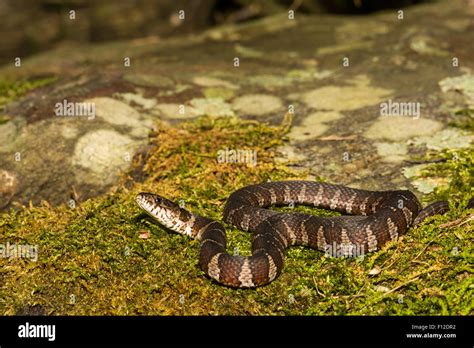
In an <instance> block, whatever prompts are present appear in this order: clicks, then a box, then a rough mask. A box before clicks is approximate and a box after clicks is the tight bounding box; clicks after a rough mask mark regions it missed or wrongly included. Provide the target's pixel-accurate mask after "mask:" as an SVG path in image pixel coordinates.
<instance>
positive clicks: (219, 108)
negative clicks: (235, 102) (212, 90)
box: [190, 98, 234, 117]
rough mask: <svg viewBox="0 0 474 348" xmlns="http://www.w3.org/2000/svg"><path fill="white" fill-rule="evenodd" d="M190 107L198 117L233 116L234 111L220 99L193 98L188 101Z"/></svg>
mask: <svg viewBox="0 0 474 348" xmlns="http://www.w3.org/2000/svg"><path fill="white" fill-rule="evenodd" d="M190 104H191V106H193V107H194V109H195V110H197V112H198V114H199V115H208V116H214V117H219V116H234V111H232V108H231V106H230V104H229V103H226V102H225V101H224V100H223V99H221V98H195V99H192V100H191V101H190Z"/></svg>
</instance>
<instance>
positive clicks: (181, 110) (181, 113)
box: [154, 103, 201, 119]
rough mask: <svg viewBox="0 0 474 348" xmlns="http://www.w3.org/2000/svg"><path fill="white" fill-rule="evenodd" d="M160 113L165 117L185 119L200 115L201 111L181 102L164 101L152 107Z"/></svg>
mask: <svg viewBox="0 0 474 348" xmlns="http://www.w3.org/2000/svg"><path fill="white" fill-rule="evenodd" d="M154 109H155V110H156V111H157V112H158V113H159V114H160V115H162V116H164V117H167V118H174V119H181V118H182V119H186V118H192V117H196V116H199V115H201V111H200V110H198V109H196V108H194V107H192V106H189V105H183V104H173V103H164V104H158V105H156V107H155V108H154Z"/></svg>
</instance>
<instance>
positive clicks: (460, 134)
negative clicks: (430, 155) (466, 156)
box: [413, 128, 474, 151]
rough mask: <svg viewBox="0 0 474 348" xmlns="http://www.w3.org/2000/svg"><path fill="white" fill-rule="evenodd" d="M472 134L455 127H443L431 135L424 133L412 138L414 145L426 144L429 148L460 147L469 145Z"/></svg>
mask: <svg viewBox="0 0 474 348" xmlns="http://www.w3.org/2000/svg"><path fill="white" fill-rule="evenodd" d="M472 141H474V135H472V134H469V133H467V132H465V131H461V130H459V129H456V128H447V129H443V130H442V131H440V132H437V133H435V134H433V135H425V136H421V137H417V138H415V139H413V144H415V145H426V147H427V148H428V149H430V150H436V151H441V150H443V149H460V148H466V147H469V146H470V145H471V143H472Z"/></svg>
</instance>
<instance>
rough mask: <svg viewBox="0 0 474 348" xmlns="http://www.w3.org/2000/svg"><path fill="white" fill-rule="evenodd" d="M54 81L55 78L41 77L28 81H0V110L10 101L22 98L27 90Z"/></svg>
mask: <svg viewBox="0 0 474 348" xmlns="http://www.w3.org/2000/svg"><path fill="white" fill-rule="evenodd" d="M54 81H56V78H55V77H43V78H37V79H30V80H20V81H10V80H0V110H2V109H3V107H4V106H5V105H6V104H7V103H8V102H10V101H12V100H14V99H17V98H19V97H21V96H23V95H24V94H25V93H26V92H28V91H29V90H32V89H35V88H38V87H42V86H45V85H48V84H50V83H52V82H54Z"/></svg>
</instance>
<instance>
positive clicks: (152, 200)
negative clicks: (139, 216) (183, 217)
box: [135, 192, 181, 218]
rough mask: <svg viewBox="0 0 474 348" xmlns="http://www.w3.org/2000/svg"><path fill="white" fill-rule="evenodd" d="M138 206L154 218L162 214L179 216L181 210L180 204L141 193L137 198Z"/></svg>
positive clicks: (151, 194) (155, 195) (152, 194)
mask: <svg viewBox="0 0 474 348" xmlns="http://www.w3.org/2000/svg"><path fill="white" fill-rule="evenodd" d="M135 200H136V202H137V204H138V205H139V206H140V208H142V209H143V210H145V211H146V212H147V213H148V214H150V215H152V216H153V217H155V218H156V217H158V216H157V215H158V214H159V213H160V212H161V213H163V212H166V213H167V215H173V214H179V213H180V211H181V208H180V207H179V205H178V204H176V203H174V202H172V201H170V200H168V199H166V198H164V197H161V196H159V195H157V194H154V193H148V192H140V193H139V194H138V195H137V197H136V198H135Z"/></svg>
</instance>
